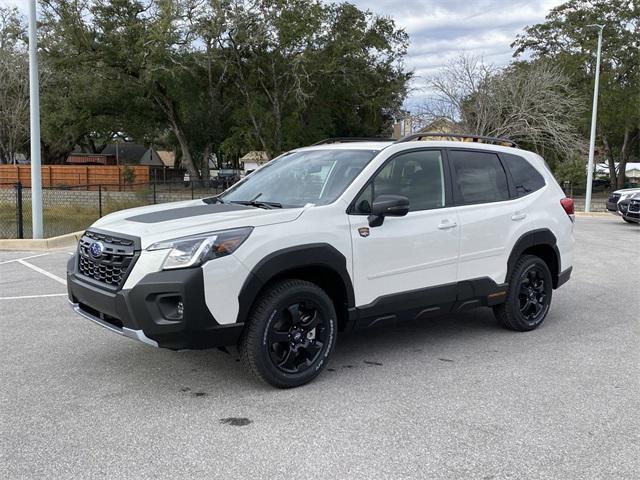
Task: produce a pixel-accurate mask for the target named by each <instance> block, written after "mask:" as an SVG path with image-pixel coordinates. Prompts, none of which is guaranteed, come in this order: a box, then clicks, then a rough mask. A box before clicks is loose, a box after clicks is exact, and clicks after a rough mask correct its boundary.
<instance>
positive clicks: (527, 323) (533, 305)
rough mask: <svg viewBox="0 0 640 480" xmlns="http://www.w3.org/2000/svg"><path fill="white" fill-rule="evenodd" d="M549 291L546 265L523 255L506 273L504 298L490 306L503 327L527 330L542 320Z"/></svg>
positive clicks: (548, 300)
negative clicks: (505, 297)
mask: <svg viewBox="0 0 640 480" xmlns="http://www.w3.org/2000/svg"><path fill="white" fill-rule="evenodd" d="M552 293H553V284H552V279H551V272H550V271H549V267H548V266H547V264H546V263H545V262H544V261H543V260H542V259H541V258H539V257H536V256H534V255H523V256H522V257H520V258H519V259H518V261H517V262H516V264H515V266H514V268H513V271H512V272H511V275H510V276H509V293H508V294H507V299H506V301H505V302H504V303H502V304H500V305H496V306H495V307H493V311H494V314H495V316H496V318H497V319H498V320H499V321H500V323H502V325H504V326H505V327H506V328H510V329H512V330H516V331H518V332H528V331H530V330H534V329H535V328H538V327H539V326H540V325H542V322H544V319H545V318H546V316H547V313H549V307H550V305H551V297H552Z"/></svg>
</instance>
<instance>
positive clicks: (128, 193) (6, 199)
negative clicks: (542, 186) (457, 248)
mask: <svg viewBox="0 0 640 480" xmlns="http://www.w3.org/2000/svg"><path fill="white" fill-rule="evenodd" d="M229 185H230V183H229V184H226V185H223V184H219V183H216V184H214V183H209V184H207V185H206V186H197V185H196V184H195V183H194V182H184V181H168V182H164V181H158V182H149V183H139V184H131V185H127V186H126V187H118V188H117V189H114V187H113V185H108V186H105V185H76V186H67V187H46V188H43V189H42V213H43V224H44V225H43V226H44V237H45V238H49V237H55V236H58V235H64V234H65V233H71V232H76V231H79V230H83V229H85V228H87V227H88V226H89V225H91V224H92V223H93V222H95V221H96V220H98V219H99V218H100V217H102V216H104V215H106V214H108V213H111V212H115V211H118V210H124V209H126V208H132V207H139V206H144V205H153V204H156V203H166V202H175V201H180V200H190V199H195V198H205V197H210V196H213V195H217V194H219V193H220V192H222V191H223V190H224V189H225V188H227V187H228V186H229ZM565 193H566V194H567V195H568V196H572V195H571V194H572V193H573V194H574V195H575V194H576V193H578V192H576V191H575V190H574V191H573V192H572V191H570V190H569V189H567V188H565ZM607 197H608V192H606V191H601V192H594V195H593V197H592V203H591V211H593V212H598V211H600V212H605V211H606V202H607ZM573 198H574V200H575V202H576V211H583V210H584V197H583V196H581V195H575V196H573ZM31 237H32V233H31V188H28V187H23V186H22V184H21V183H11V184H0V238H31Z"/></svg>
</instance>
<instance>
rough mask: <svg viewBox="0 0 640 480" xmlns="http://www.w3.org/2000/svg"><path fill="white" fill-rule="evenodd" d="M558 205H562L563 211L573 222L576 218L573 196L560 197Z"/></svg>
mask: <svg viewBox="0 0 640 480" xmlns="http://www.w3.org/2000/svg"><path fill="white" fill-rule="evenodd" d="M560 205H562V208H563V209H564V211H565V213H566V214H567V215H569V218H570V219H571V221H572V222H573V221H574V220H575V219H576V215H575V213H576V212H575V209H574V204H573V198H568V197H565V198H563V199H561V200H560Z"/></svg>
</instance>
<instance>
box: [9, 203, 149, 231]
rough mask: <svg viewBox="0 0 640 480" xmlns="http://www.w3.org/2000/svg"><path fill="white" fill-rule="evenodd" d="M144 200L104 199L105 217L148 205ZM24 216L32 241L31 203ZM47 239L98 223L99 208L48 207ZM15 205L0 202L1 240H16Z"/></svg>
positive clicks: (45, 215) (25, 206) (44, 212)
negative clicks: (112, 213) (119, 211)
mask: <svg viewBox="0 0 640 480" xmlns="http://www.w3.org/2000/svg"><path fill="white" fill-rule="evenodd" d="M147 204H148V202H147V201H145V200H144V199H140V200H137V199H136V200H128V201H117V200H110V199H105V201H104V202H103V205H102V214H103V215H106V214H108V213H111V212H117V211H118V210H124V209H126V208H132V207H139V206H141V205H147ZM22 214H23V217H24V221H23V228H24V238H31V202H24V203H23V207H22ZM42 215H43V224H44V236H45V238H48V237H55V236H57V235H64V234H65V233H71V232H77V231H78V230H84V229H85V228H87V227H88V226H89V225H91V224H92V223H93V222H95V221H96V220H98V218H99V212H98V208H97V206H93V205H92V206H82V205H75V204H67V205H56V206H47V205H45V206H44V207H43V209H42ZM16 235H17V228H16V205H15V203H13V202H2V203H0V238H16Z"/></svg>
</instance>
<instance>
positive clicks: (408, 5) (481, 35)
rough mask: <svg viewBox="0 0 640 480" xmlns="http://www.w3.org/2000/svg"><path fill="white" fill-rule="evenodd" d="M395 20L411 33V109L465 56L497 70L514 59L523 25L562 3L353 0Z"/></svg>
mask: <svg viewBox="0 0 640 480" xmlns="http://www.w3.org/2000/svg"><path fill="white" fill-rule="evenodd" d="M351 1H352V2H353V3H354V4H356V5H357V6H358V7H359V8H362V9H368V10H371V11H372V12H374V13H378V14H381V15H385V16H388V17H391V18H393V19H394V20H395V21H396V24H397V25H398V26H399V27H402V28H404V29H405V30H406V32H407V33H408V34H409V41H410V45H409V49H408V53H407V58H406V62H405V63H406V66H407V68H409V69H411V70H413V71H414V74H415V80H414V82H413V85H412V86H413V93H412V94H411V96H410V97H409V98H408V99H407V102H406V103H407V106H409V107H410V106H412V105H417V104H420V103H422V101H423V100H424V96H425V95H426V94H425V93H424V88H423V87H424V84H425V79H426V78H428V77H429V76H431V75H433V74H435V73H436V72H437V71H438V69H439V68H441V67H442V66H444V65H446V64H447V63H448V62H450V61H451V60H452V59H453V58H455V57H456V56H457V55H459V54H460V53H461V52H468V53H473V54H475V55H478V56H482V57H483V58H484V59H485V60H486V61H487V62H488V63H492V64H494V65H496V66H502V65H506V64H507V63H508V62H509V61H510V60H511V58H512V55H513V50H512V49H511V47H510V45H511V43H512V42H513V40H514V39H515V37H516V35H517V34H519V33H521V32H522V30H523V29H524V27H526V26H527V25H532V24H535V23H540V22H541V21H543V20H544V17H545V16H546V15H547V13H549V10H550V9H551V8H553V7H555V6H557V5H560V4H561V3H564V0H512V1H509V0H479V1H469V0H451V1H444V0H439V1H438V0H404V1H397V0H351Z"/></svg>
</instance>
